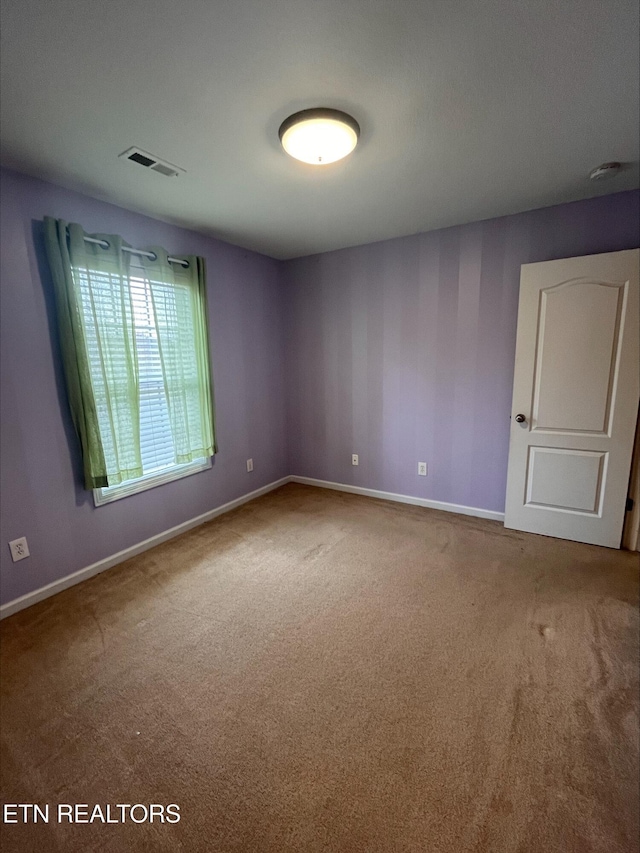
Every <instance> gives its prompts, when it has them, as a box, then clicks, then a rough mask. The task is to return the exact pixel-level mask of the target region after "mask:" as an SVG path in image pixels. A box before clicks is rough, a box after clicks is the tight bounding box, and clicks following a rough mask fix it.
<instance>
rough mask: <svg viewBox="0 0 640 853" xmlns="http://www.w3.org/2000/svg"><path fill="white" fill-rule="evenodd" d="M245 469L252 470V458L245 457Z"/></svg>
mask: <svg viewBox="0 0 640 853" xmlns="http://www.w3.org/2000/svg"><path fill="white" fill-rule="evenodd" d="M247 471H249V472H251V471H253V459H247Z"/></svg>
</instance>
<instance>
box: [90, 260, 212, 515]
mask: <svg viewBox="0 0 640 853" xmlns="http://www.w3.org/2000/svg"><path fill="white" fill-rule="evenodd" d="M134 263H135V262H132V267H133V268H132V270H131V273H130V275H129V291H130V294H131V301H132V305H133V321H134V323H133V325H134V329H135V350H136V354H137V360H138V382H139V389H140V393H139V412H140V451H141V456H142V476H140V477H134V478H132V479H129V480H123V482H122V483H120V484H119V485H116V486H107V487H104V488H99V489H94V490H93V496H94V502H95V504H96V506H100V505H101V504H104V503H109V502H110V501H114V500H117V499H118V498H121V497H126V496H127V495H132V494H135V493H136V492H140V491H144V490H145V489H150V488H153V487H154V486H159V485H161V484H162V483H167V482H169V481H170V480H176V479H178V478H180V477H186V476H188V475H189V474H195V473H197V472H198V471H204V470H205V469H207V468H210V467H211V459H210V458H208V457H203V458H201V459H194V460H193V461H191V462H187V463H183V464H179V463H177V462H176V461H175V459H176V454H177V451H176V443H175V441H174V438H173V431H172V428H171V420H170V418H169V402H168V399H167V391H166V388H165V382H164V377H163V371H162V362H161V358H160V347H159V340H158V331H157V329H156V324H155V322H154V311H153V301H152V298H151V282H150V281H149V280H148V279H146V278H144V270H142V269H141V268H138V269H135V267H134ZM75 273H76V275H77V276H78V280H79V284H80V290H81V292H82V295H83V306H85V310H89V303H90V301H91V294H90V290H89V287H88V284H89V282H88V275H87V272H86V270H76V271H75ZM136 273H137V274H136ZM153 286H154V288H155V289H156V299H157V298H158V295H160V298H161V299H162V300H163V301H164V303H165V305H166V306H167V308H166V311H165V317H166V320H165V325H166V333H167V335H170V336H172V337H174V338H177V337H178V335H177V332H178V322H179V321H178V313H177V310H176V297H177V296H180V295H183V294H180V288H184V287H185V285H171V284H169V285H167V284H164V283H162V282H157V281H156V282H153ZM100 291H104V295H105V297H106V302H107V304H108V302H109V295H110V282H109V280H108V277H106V276H105V277H103V279H102V286H101V287H100ZM94 300H95V297H94ZM181 331H182V333H183V335H182V336H183V337H186V338H187V339H191V340H193V339H194V338H195V329H194V317H193V315H192V314H191V313H190V312H186V313H185V316H184V319H183V328H182V330H181ZM87 343H88V344H89V356H90V362H91V365H92V374H94V375H96V374H97V375H98V376H99V375H100V353H99V349H98V347H97V346H96V340H95V334H94V335H93V337H92V338H90V337H89V336H87ZM183 362H184V368H185V369H184V373H183V379H184V391H185V394H186V395H187V396H188V397H190V398H191V399H190V402H189V405H191V406H192V407H193V408H197V406H198V405H199V400H198V393H197V384H198V372H197V364H196V357H195V349H194V348H191V349H188V350H187V351H186V352H185V353H183ZM96 402H98V418H99V420H100V421H101V422H103V421H104V420H105V419H106V418H108V417H109V414H108V411H107V407H106V405H105V401H104V399H103V400H102V401H101V403H100V402H99V401H98V400H97V401H96Z"/></svg>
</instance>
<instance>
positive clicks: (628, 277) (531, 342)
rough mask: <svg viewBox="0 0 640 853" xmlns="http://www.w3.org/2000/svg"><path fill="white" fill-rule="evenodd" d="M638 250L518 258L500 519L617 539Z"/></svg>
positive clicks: (627, 439)
mask: <svg viewBox="0 0 640 853" xmlns="http://www.w3.org/2000/svg"><path fill="white" fill-rule="evenodd" d="M639 256H640V252H639V251H638V250H633V251H628V252H614V253H611V254H607V255H591V256H588V257H584V258H568V259H566V260H561V261H549V262H545V263H540V264H525V265H524V266H523V267H522V275H521V283H520V304H519V310H518V334H517V343H516V363H515V372H514V388H513V407H512V421H511V443H510V450H509V471H508V478H507V500H506V508H505V526H507V527H511V528H515V529H518V530H527V531H530V532H533V533H543V534H547V535H550V536H558V537H561V538H564V539H575V540H577V541H581V542H591V543H594V544H599V545H608V546H609V547H615V548H617V547H619V546H620V538H621V535H622V525H623V521H624V511H625V502H626V493H627V486H628V480H629V469H630V464H631V453H632V449H633V435H634V430H635V423H636V413H637V410H638V409H637V407H638V394H639V387H640V365H639V364H638V362H639V351H640V347H639V339H640V318H639V307H638V290H639V282H638V260H639ZM517 413H518V414H522V415H524V418H525V419H524V422H522V423H518V422H516V420H515V415H516V414H517Z"/></svg>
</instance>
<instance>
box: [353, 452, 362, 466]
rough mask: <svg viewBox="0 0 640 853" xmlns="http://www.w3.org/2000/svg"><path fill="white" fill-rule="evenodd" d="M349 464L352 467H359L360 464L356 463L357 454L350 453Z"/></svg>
mask: <svg viewBox="0 0 640 853" xmlns="http://www.w3.org/2000/svg"><path fill="white" fill-rule="evenodd" d="M351 464H352V465H359V464H360V463H359V462H358V454H357V453H352V454H351Z"/></svg>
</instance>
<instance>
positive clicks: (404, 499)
mask: <svg viewBox="0 0 640 853" xmlns="http://www.w3.org/2000/svg"><path fill="white" fill-rule="evenodd" d="M289 480H290V482H292V483H302V484H303V485H305V486H318V487H319V488H321V489H334V490H335V491H336V492H350V493H351V494H353V495H365V496H366V497H368V498H379V499H380V500H383V501H395V502H396V503H401V504H413V505H414V506H425V507H428V508H429V509H441V510H444V512H457V513H458V514H459V515H473V516H476V517H477V518H490V519H492V520H493V521H504V513H503V512H495V511H494V510H492V509H479V508H478V507H475V506H463V505H462V504H450V503H445V502H444V501H432V500H429V499H428V498H414V497H412V496H411V495H397V494H396V493H395V492H380V491H378V490H377V489H365V488H363V487H362V486H347V485H346V484H345V483H331V482H329V481H328V480H314V479H313V477H289Z"/></svg>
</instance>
